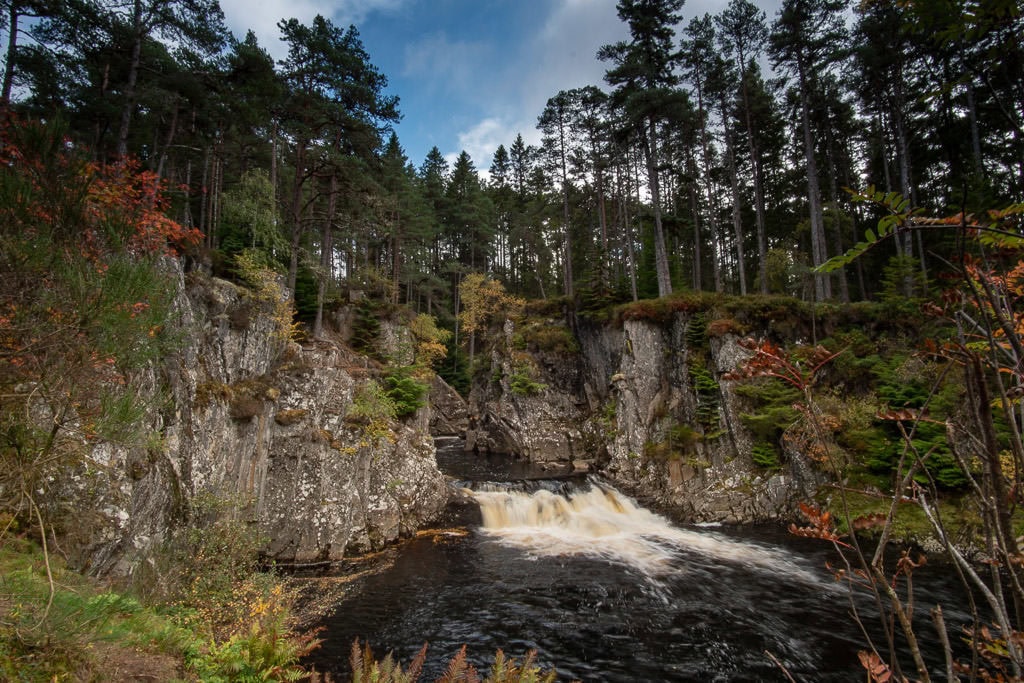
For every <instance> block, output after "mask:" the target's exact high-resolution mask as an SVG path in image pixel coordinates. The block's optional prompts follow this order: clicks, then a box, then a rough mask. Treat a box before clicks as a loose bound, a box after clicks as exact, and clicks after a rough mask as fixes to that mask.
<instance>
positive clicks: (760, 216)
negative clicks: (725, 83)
mask: <svg viewBox="0 0 1024 683" xmlns="http://www.w3.org/2000/svg"><path fill="white" fill-rule="evenodd" d="M748 73H749V72H748V70H747V67H746V55H745V54H744V53H743V51H742V50H740V83H741V85H742V91H741V92H742V96H743V123H744V124H745V125H746V128H747V153H748V154H749V155H750V166H751V170H752V171H753V176H754V177H753V178H752V180H753V181H754V220H755V222H756V224H757V279H758V289H759V290H760V292H761V293H762V294H767V293H768V232H767V228H766V227H765V216H764V178H763V175H762V170H761V150H760V147H759V146H758V144H757V138H756V135H755V132H754V124H753V121H752V119H751V117H750V94H749V87H748V84H747V75H748Z"/></svg>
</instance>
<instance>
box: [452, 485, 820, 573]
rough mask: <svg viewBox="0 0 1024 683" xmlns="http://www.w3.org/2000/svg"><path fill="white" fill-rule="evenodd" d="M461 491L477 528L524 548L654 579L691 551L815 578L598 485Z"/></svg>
mask: <svg viewBox="0 0 1024 683" xmlns="http://www.w3.org/2000/svg"><path fill="white" fill-rule="evenodd" d="M468 493H469V494H470V495H472V496H473V497H474V498H475V499H476V500H477V501H478V503H479V505H480V511H481V513H482V515H483V529H482V532H483V533H484V534H486V535H488V536H490V537H492V538H494V539H496V540H498V541H500V542H502V543H505V544H507V545H511V546H514V547H518V548H521V549H522V550H524V551H525V552H527V553H528V554H529V555H531V556H537V557H561V556H583V557H596V558H603V559H605V560H608V561H611V562H615V563H618V564H623V565H626V566H629V567H632V568H634V569H636V570H638V571H640V572H641V573H643V574H644V575H646V576H647V577H649V578H652V579H658V578H662V577H666V576H668V575H670V574H673V573H676V572H677V571H678V570H679V564H680V563H679V562H678V561H679V560H680V559H681V558H683V557H685V556H686V555H687V554H691V555H692V554H693V553H697V554H699V555H700V556H701V558H703V559H712V560H715V561H720V562H727V563H732V564H741V565H744V566H746V567H748V568H755V569H761V570H764V571H771V572H784V573H785V574H786V575H787V576H789V577H790V578H792V579H796V580H800V581H804V582H807V583H819V582H820V581H821V576H820V575H817V574H816V573H814V572H811V571H808V570H806V569H804V568H802V567H800V566H799V565H797V564H796V563H795V562H793V561H792V559H790V558H789V557H788V556H787V554H786V553H784V552H782V551H779V550H776V549H772V548H765V547H762V546H759V545H756V544H752V543H746V542H743V541H737V540H733V539H729V538H726V537H723V536H720V535H718V534H715V533H713V532H707V531H694V530H688V529H681V528H679V527H676V526H674V525H673V524H672V523H671V522H669V521H668V520H667V519H666V518H664V517H662V516H661V515H658V514H656V513H654V512H651V511H650V510H647V509H645V508H643V507H641V506H639V505H638V504H637V503H636V502H635V501H633V500H632V499H631V498H629V497H627V496H624V495H623V494H621V493H620V492H618V491H616V490H615V489H613V488H611V487H609V486H606V485H600V486H598V485H592V486H591V487H590V488H589V489H588V490H585V491H580V492H576V493H573V494H570V495H562V494H560V493H554V492H551V491H548V490H545V489H540V490H538V491H535V492H533V493H527V492H524V491H509V490H485V491H469V492H468Z"/></svg>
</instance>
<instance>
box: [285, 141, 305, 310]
mask: <svg viewBox="0 0 1024 683" xmlns="http://www.w3.org/2000/svg"><path fill="white" fill-rule="evenodd" d="M305 165H306V141H305V140H301V139H300V140H298V141H296V145H295V180H294V182H293V183H292V199H291V214H292V215H291V219H292V220H291V223H292V224H291V242H290V244H289V247H290V249H289V254H288V282H287V286H288V291H290V292H292V294H293V295H294V294H295V282H296V280H297V279H298V275H299V246H300V245H301V244H302V185H303V180H304V175H305V172H306V169H305Z"/></svg>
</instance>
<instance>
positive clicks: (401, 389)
mask: <svg viewBox="0 0 1024 683" xmlns="http://www.w3.org/2000/svg"><path fill="white" fill-rule="evenodd" d="M428 389H429V387H428V386H427V385H426V384H424V383H423V382H421V381H419V380H418V379H416V377H415V376H414V375H413V370H412V368H408V367H405V368H393V369H391V370H389V371H388V373H387V374H386V375H384V392H385V393H386V394H387V397H388V398H389V399H390V400H391V403H392V404H393V405H394V408H395V417H408V416H410V415H413V414H414V413H415V412H416V411H417V410H419V409H420V408H422V407H423V406H425V405H426V400H425V398H426V395H427V390H428Z"/></svg>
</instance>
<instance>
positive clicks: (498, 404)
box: [467, 313, 819, 522]
mask: <svg viewBox="0 0 1024 683" xmlns="http://www.w3.org/2000/svg"><path fill="white" fill-rule="evenodd" d="M574 329H575V330H576V341H577V343H578V347H579V353H578V354H576V355H575V356H573V357H567V356H563V357H561V358H560V359H558V361H557V363H549V362H545V359H544V357H543V354H532V356H531V358H530V362H531V363H532V364H533V365H532V367H533V368H534V369H535V370H536V371H537V372H536V376H535V378H534V381H535V382H536V383H537V384H540V385H543V387H544V388H543V390H542V391H539V392H537V393H536V395H526V396H524V395H517V393H516V391H515V390H514V387H513V386H512V384H511V382H510V381H509V378H510V377H514V376H515V373H516V365H517V361H516V352H515V351H513V350H512V349H511V343H510V342H511V332H510V331H509V329H506V330H505V339H506V342H505V344H504V345H498V346H496V348H494V349H492V358H491V362H492V368H494V371H493V372H492V376H493V377H494V378H496V379H495V381H491V382H489V383H488V384H486V385H481V384H478V385H476V386H475V387H474V391H473V394H472V395H471V397H470V410H471V411H472V412H471V416H472V417H471V421H475V424H472V425H471V428H470V430H469V433H468V438H467V447H475V448H477V449H479V450H490V451H498V452H507V453H512V454H515V455H519V456H522V457H526V458H529V459H530V460H532V461H538V462H550V463H565V464H567V466H576V463H580V465H579V469H584V466H583V464H582V462H581V461H584V460H585V461H586V463H587V464H586V466H585V469H587V470H590V471H593V470H598V471H600V472H601V473H602V474H604V475H605V476H607V477H609V478H610V479H612V480H613V481H614V482H616V483H617V484H618V485H620V486H622V487H624V488H626V489H628V490H629V491H631V492H632V493H634V494H635V495H637V496H639V497H641V498H643V499H646V500H650V501H653V502H655V503H657V504H658V505H660V506H664V507H668V508H672V509H673V510H675V511H676V513H677V514H679V515H680V516H681V517H683V518H687V519H691V520H693V521H728V522H750V521H759V520H766V519H773V518H778V517H780V516H783V515H786V514H787V513H788V512H789V511H790V510H792V508H793V506H794V503H795V501H797V500H801V499H804V498H806V497H807V496H808V495H810V494H811V493H812V492H813V491H814V489H815V488H816V486H817V485H818V484H819V481H818V480H817V478H816V477H815V476H814V473H813V472H814V471H813V468H811V467H807V466H805V465H806V463H805V462H804V461H805V458H803V457H802V456H801V455H799V454H788V457H787V462H789V463H790V469H789V470H788V471H785V472H774V473H773V472H768V471H766V470H764V469H761V468H758V467H755V466H754V464H753V463H752V461H751V457H750V453H751V449H752V441H751V437H750V435H749V433H748V432H747V430H746V429H745V427H744V426H743V424H742V421H741V420H740V415H741V412H742V406H741V402H740V400H739V398H738V397H737V395H736V393H735V391H734V387H733V384H732V383H731V382H728V381H723V379H722V377H723V375H725V374H726V373H727V372H729V371H731V370H734V369H735V368H736V367H737V366H738V365H739V364H740V363H741V362H742V361H743V360H745V359H746V358H747V357H748V355H749V351H747V350H746V349H744V348H743V347H742V346H740V345H739V344H738V341H739V340H738V338H737V337H736V336H735V335H733V334H728V333H726V334H722V335H721V336H714V335H709V334H708V333H707V330H706V328H705V327H704V323H703V321H702V320H701V319H700V318H699V317H698V316H696V315H689V314H685V313H679V314H676V315H675V316H674V318H673V319H672V320H671V321H669V322H668V323H660V322H652V321H648V320H626V321H624V322H623V324H622V326H621V328H617V327H614V326H609V325H599V324H596V323H592V322H587V321H578V322H577V323H576V325H575V327H574ZM520 353H521V352H520ZM518 363H519V365H520V367H521V366H522V365H523V363H524V361H523V360H522V359H520V360H519V361H518ZM574 461H575V462H574Z"/></svg>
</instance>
